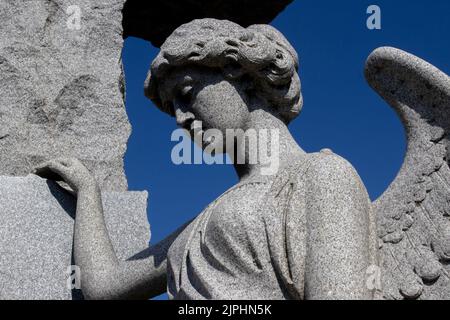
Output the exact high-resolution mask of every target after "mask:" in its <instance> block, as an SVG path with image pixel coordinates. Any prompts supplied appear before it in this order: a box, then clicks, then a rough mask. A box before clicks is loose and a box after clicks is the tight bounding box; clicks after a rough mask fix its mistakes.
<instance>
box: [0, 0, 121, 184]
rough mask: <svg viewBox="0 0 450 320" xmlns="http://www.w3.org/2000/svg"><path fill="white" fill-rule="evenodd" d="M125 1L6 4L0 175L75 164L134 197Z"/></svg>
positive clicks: (0, 68) (8, 0) (0, 50)
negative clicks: (126, 165) (51, 163)
mask: <svg viewBox="0 0 450 320" xmlns="http://www.w3.org/2000/svg"><path fill="white" fill-rule="evenodd" d="M124 2H125V0H96V1H91V0H30V1H15V0H2V1H0V21H2V23H1V24H0V175H7V176H17V175H23V176H25V175H26V174H28V173H30V172H31V169H32V168H33V167H34V166H35V165H36V164H37V163H38V162H42V161H43V160H48V159H50V158H55V157H58V156H64V157H76V158H78V159H80V160H82V161H83V163H84V164H86V166H87V167H88V168H89V169H90V170H91V171H92V172H93V173H94V175H95V177H96V178H97V180H98V182H99V183H100V186H101V188H102V190H113V191H126V190H127V181H126V178H125V175H124V172H123V156H124V154H125V150H126V144H127V140H128V137H129V135H130V125H129V122H128V118H127V115H126V112H125V108H124V77H123V72H122V61H121V54H122V47H123V37H122V8H123V3H124ZM69 8H70V9H69ZM78 14H80V18H81V19H80V20H79V22H80V23H79V24H78V19H77V15H78ZM78 26H79V30H78Z"/></svg>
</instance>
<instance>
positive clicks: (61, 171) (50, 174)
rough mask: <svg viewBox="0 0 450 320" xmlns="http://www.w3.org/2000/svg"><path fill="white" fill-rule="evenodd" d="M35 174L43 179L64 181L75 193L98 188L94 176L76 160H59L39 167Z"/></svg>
mask: <svg viewBox="0 0 450 320" xmlns="http://www.w3.org/2000/svg"><path fill="white" fill-rule="evenodd" d="M34 173H35V174H36V175H38V176H40V177H42V178H45V179H50V180H55V181H64V182H66V183H67V184H68V185H69V186H70V187H71V188H72V189H73V190H74V191H75V192H79V191H80V190H82V189H85V188H88V187H93V186H96V182H95V178H94V176H93V175H92V174H91V173H90V172H89V170H88V169H87V168H86V167H85V166H84V165H83V164H82V163H81V162H80V161H79V160H77V159H75V158H59V159H55V160H51V161H47V162H44V163H42V164H40V165H39V166H37V167H36V168H35V170H34Z"/></svg>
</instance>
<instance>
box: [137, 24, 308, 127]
mask: <svg viewBox="0 0 450 320" xmlns="http://www.w3.org/2000/svg"><path fill="white" fill-rule="evenodd" d="M187 65H201V66H205V67H211V68H218V69H220V70H222V72H223V74H224V76H225V78H227V79H239V78H240V77H243V76H248V77H249V78H250V79H251V83H252V84H253V88H254V91H255V94H257V95H258V96H259V97H260V98H263V99H265V100H266V101H267V102H268V103H269V104H270V105H271V106H273V107H274V108H276V112H278V114H279V116H280V117H281V119H283V120H284V121H285V122H286V123H289V122H290V121H291V120H293V119H294V118H295V117H297V115H298V114H299V113H300V111H301V108H302V104H303V100H302V95H301V91H300V79H299V76H298V73H297V71H298V56H297V53H296V51H295V49H294V48H293V47H292V46H291V45H290V44H289V42H288V41H287V40H286V38H285V37H284V36H283V35H282V34H281V33H280V32H279V31H278V30H276V29H275V28H273V27H271V26H269V25H252V26H250V27H248V28H243V27H241V26H239V25H238V24H236V23H233V22H230V21H226V20H216V19H201V20H194V21H192V22H190V23H187V24H184V25H182V26H180V27H179V28H178V29H176V30H175V31H174V32H173V33H172V34H171V35H170V36H169V38H167V40H166V42H165V43H164V44H163V46H162V47H161V51H160V53H159V54H158V56H157V57H156V59H155V60H154V61H153V63H152V66H151V69H150V72H149V74H148V77H147V80H146V82H145V94H146V96H147V97H148V98H150V99H151V100H152V101H153V102H154V103H155V104H156V105H157V106H158V108H159V109H161V110H162V111H164V112H166V113H168V114H170V115H172V111H171V105H172V101H164V100H165V99H164V95H163V94H161V90H160V89H161V86H162V85H161V82H162V80H163V79H164V78H165V77H166V76H167V74H168V73H169V72H170V71H171V70H173V69H174V68H177V67H181V66H187Z"/></svg>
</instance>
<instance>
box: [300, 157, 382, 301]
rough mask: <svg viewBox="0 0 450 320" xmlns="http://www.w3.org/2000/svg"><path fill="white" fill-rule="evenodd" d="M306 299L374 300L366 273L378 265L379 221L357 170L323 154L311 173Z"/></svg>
mask: <svg viewBox="0 0 450 320" xmlns="http://www.w3.org/2000/svg"><path fill="white" fill-rule="evenodd" d="M307 181H308V183H307V185H308V190H307V192H306V195H307V196H306V201H307V210H306V212H307V258H306V270H305V275H306V279H305V285H306V286H305V298H306V299H308V300H311V299H314V300H317V299H320V300H322V299H344V300H348V299H364V300H365V299H371V298H372V292H371V291H370V290H369V288H367V285H366V272H367V270H368V268H369V267H370V266H371V265H372V264H373V263H374V256H373V254H374V252H375V249H374V246H375V245H376V237H375V234H374V231H375V230H374V228H375V226H374V220H373V217H372V213H371V205H370V200H369V197H368V195H367V192H366V189H365V188H364V185H363V184H362V182H361V180H360V178H359V176H358V174H357V173H356V171H355V170H354V169H353V167H352V166H351V165H350V164H349V163H348V162H347V161H345V160H344V159H342V158H340V157H338V156H336V155H333V154H331V153H321V154H320V156H319V157H318V159H317V161H314V163H313V164H312V165H311V167H310V169H309V170H308V173H307Z"/></svg>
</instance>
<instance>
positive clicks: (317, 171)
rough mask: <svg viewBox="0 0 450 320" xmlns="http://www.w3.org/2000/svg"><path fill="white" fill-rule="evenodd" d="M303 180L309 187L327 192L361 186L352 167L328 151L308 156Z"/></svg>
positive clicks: (359, 179) (324, 150)
mask: <svg viewBox="0 0 450 320" xmlns="http://www.w3.org/2000/svg"><path fill="white" fill-rule="evenodd" d="M303 180H304V181H305V182H307V183H308V184H309V185H310V186H311V185H312V186H317V187H319V188H321V189H324V188H325V189H329V190H332V189H337V190H339V189H342V188H348V187H353V188H354V187H361V185H362V182H361V178H360V176H359V175H358V173H357V171H356V169H355V168H354V167H353V165H352V164H351V163H350V162H349V161H348V160H346V159H344V158H343V157H341V156H339V155H337V154H335V153H334V152H333V151H331V150H330V149H323V150H321V151H320V152H316V153H310V154H308V156H307V158H306V168H305V170H304V174H303Z"/></svg>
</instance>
